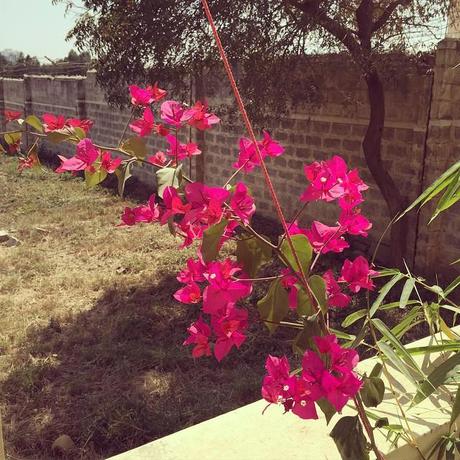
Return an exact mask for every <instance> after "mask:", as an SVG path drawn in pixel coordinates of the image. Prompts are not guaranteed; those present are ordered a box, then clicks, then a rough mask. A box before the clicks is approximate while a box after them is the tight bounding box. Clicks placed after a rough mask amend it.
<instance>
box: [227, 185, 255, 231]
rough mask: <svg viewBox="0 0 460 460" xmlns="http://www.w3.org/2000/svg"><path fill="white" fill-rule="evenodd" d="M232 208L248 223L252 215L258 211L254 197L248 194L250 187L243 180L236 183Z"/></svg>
mask: <svg viewBox="0 0 460 460" xmlns="http://www.w3.org/2000/svg"><path fill="white" fill-rule="evenodd" d="M230 208H231V209H232V211H233V213H234V214H235V215H236V216H238V217H239V218H240V219H241V221H242V222H243V223H244V224H246V225H248V224H249V222H250V220H251V217H252V215H253V214H254V213H255V212H256V206H255V204H254V199H253V198H252V196H251V195H249V194H248V188H247V187H246V185H244V184H243V183H242V182H238V183H237V184H236V185H235V190H234V192H233V195H232V198H231V200H230Z"/></svg>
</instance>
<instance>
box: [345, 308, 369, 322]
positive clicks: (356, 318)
mask: <svg viewBox="0 0 460 460" xmlns="http://www.w3.org/2000/svg"><path fill="white" fill-rule="evenodd" d="M366 314H367V309H366V308H363V309H361V310H358V311H354V312H353V313H351V314H350V315H348V316H347V317H346V318H345V319H344V320H343V321H342V327H349V326H351V325H352V324H354V323H356V321H359V320H360V319H361V318H364V317H365V316H366Z"/></svg>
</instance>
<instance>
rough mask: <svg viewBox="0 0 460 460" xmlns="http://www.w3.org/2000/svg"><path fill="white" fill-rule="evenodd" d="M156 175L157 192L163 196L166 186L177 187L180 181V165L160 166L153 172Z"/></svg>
mask: <svg viewBox="0 0 460 460" xmlns="http://www.w3.org/2000/svg"><path fill="white" fill-rule="evenodd" d="M155 175H156V177H157V193H158V196H159V197H160V198H163V192H164V190H165V188H166V187H174V188H179V186H180V184H181V182H182V165H179V166H178V167H177V168H161V169H158V170H157V171H156V172H155Z"/></svg>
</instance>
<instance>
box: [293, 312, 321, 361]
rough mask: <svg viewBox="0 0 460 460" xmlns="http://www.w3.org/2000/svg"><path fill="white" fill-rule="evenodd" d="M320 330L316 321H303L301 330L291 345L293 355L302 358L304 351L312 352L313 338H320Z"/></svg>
mask: <svg viewBox="0 0 460 460" xmlns="http://www.w3.org/2000/svg"><path fill="white" fill-rule="evenodd" d="M320 335H321V329H320V327H319V325H318V322H317V321H316V320H308V319H306V320H305V321H304V326H303V329H302V330H301V331H300V332H299V333H298V334H297V337H296V338H295V339H294V341H293V343H292V349H293V351H294V353H296V354H298V355H300V356H302V355H303V354H304V353H305V350H307V349H308V350H313V349H314V348H315V344H314V342H313V337H316V336H320Z"/></svg>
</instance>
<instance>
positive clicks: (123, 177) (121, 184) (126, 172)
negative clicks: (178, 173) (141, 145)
mask: <svg viewBox="0 0 460 460" xmlns="http://www.w3.org/2000/svg"><path fill="white" fill-rule="evenodd" d="M131 166H132V162H130V161H128V162H126V163H122V164H121V165H120V167H119V168H117V169H116V170H115V174H116V176H117V179H118V195H120V196H121V197H122V198H123V195H124V194H125V186H126V181H127V180H128V179H129V178H130V177H131V176H132V174H131Z"/></svg>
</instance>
